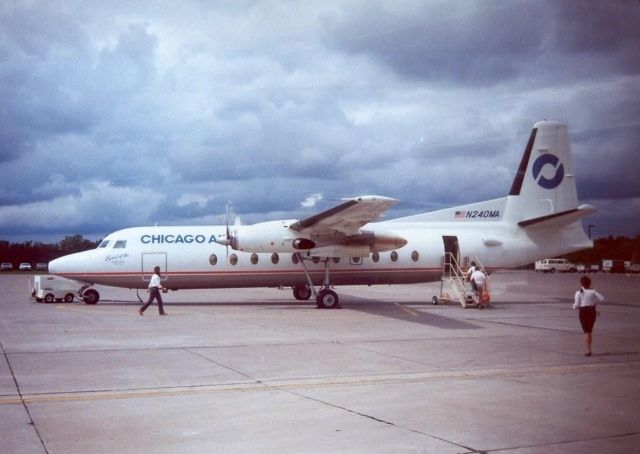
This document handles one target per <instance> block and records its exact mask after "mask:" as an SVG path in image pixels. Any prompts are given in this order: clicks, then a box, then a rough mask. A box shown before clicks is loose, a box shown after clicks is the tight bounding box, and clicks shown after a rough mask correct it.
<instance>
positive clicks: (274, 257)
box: [271, 252, 280, 265]
mask: <svg viewBox="0 0 640 454" xmlns="http://www.w3.org/2000/svg"><path fill="white" fill-rule="evenodd" d="M279 261H280V256H279V255H278V254H276V253H275V252H274V253H273V254H271V263H273V264H274V265H277V264H278V262H279Z"/></svg>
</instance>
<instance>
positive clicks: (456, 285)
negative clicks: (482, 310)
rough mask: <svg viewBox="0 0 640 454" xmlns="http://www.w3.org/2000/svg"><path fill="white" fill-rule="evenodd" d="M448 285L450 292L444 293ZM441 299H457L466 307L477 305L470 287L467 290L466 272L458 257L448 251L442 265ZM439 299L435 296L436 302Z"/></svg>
mask: <svg viewBox="0 0 640 454" xmlns="http://www.w3.org/2000/svg"><path fill="white" fill-rule="evenodd" d="M445 284H446V285H448V287H449V291H450V293H448V294H447V293H444V286H445ZM440 299H442V300H450V301H452V302H454V301H457V302H458V303H460V305H461V306H462V307H464V308H468V307H477V306H478V304H477V303H476V302H475V300H474V299H473V294H472V293H471V291H470V289H469V291H467V285H466V276H465V272H464V271H463V270H462V268H460V265H459V264H458V261H457V259H456V257H455V256H454V255H453V254H452V253H451V252H447V253H445V256H444V262H443V267H442V280H441V282H440ZM436 301H437V299H435V298H434V303H435V302H436Z"/></svg>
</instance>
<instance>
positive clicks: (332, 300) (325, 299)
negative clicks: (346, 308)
mask: <svg viewBox="0 0 640 454" xmlns="http://www.w3.org/2000/svg"><path fill="white" fill-rule="evenodd" d="M316 301H317V303H318V307H319V308H323V309H334V308H336V307H338V294H337V293H336V292H334V291H333V290H329V289H324V290H320V293H318V298H317V300H316Z"/></svg>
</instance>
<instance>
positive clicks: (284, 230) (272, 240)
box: [232, 219, 316, 253]
mask: <svg viewBox="0 0 640 454" xmlns="http://www.w3.org/2000/svg"><path fill="white" fill-rule="evenodd" d="M294 222H296V220H295V219H292V220H281V221H268V222H261V223H259V224H253V225H242V226H238V227H236V228H235V229H234V232H233V237H234V239H233V242H232V245H233V249H235V250H238V251H243V252H280V253H286V252H300V251H304V250H308V249H313V248H314V247H315V246H316V243H315V242H314V241H312V240H310V239H309V238H305V237H303V236H301V235H300V233H299V232H296V231H294V230H291V229H289V226H290V225H291V224H292V223H294Z"/></svg>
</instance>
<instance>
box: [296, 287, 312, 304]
mask: <svg viewBox="0 0 640 454" xmlns="http://www.w3.org/2000/svg"><path fill="white" fill-rule="evenodd" d="M293 297H294V298H295V299H297V300H299V301H305V300H308V299H309V298H311V289H310V288H309V287H308V286H306V285H305V286H304V287H293Z"/></svg>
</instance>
